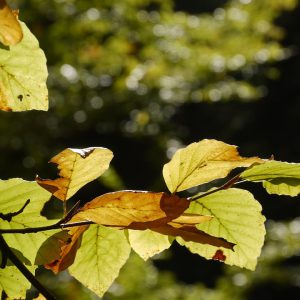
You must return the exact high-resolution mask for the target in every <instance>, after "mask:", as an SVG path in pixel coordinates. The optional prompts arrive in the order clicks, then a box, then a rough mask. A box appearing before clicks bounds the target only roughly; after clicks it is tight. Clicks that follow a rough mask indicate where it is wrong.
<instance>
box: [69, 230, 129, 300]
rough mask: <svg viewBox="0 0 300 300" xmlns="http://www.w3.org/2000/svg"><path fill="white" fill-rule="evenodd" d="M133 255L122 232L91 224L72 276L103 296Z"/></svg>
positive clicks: (71, 268)
mask: <svg viewBox="0 0 300 300" xmlns="http://www.w3.org/2000/svg"><path fill="white" fill-rule="evenodd" d="M129 254H130V245H129V244H128V241H127V238H126V236H125V233H124V231H123V230H115V229H111V228H107V227H104V226H101V225H91V226H90V228H89V229H88V230H87V231H86V232H85V233H84V235H83V238H82V243H81V247H80V248H79V250H78V251H77V255H76V258H75V262H74V264H73V265H72V266H71V267H70V268H69V271H70V274H71V275H72V276H74V277H75V278H76V279H77V280H79V281H80V282H81V283H82V284H83V285H85V286H86V287H87V288H89V289H91V290H92V291H93V292H94V293H96V294H97V295H98V296H100V297H101V296H102V295H103V294H104V293H105V292H106V290H107V289H108V288H109V287H110V285H111V284H112V283H113V281H114V280H115V278H116V277H117V276H118V274H119V271H120V269H121V267H122V266H123V265H124V264H125V262H126V261H127V259H128V257H129Z"/></svg>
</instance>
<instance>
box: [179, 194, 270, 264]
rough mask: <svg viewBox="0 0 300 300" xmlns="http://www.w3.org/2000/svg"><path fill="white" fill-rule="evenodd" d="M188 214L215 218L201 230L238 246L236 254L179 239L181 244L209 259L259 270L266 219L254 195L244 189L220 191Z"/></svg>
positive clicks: (197, 201)
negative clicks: (258, 262)
mask: <svg viewBox="0 0 300 300" xmlns="http://www.w3.org/2000/svg"><path fill="white" fill-rule="evenodd" d="M188 211H189V212H191V213H197V214H206V215H207V214H210V215H212V216H213V217H214V218H213V219H212V220H211V221H210V222H207V223H201V224H199V225H197V228H198V229H200V230H202V231H204V232H206V233H208V234H210V235H213V236H217V237H223V238H225V239H226V240H227V241H229V242H232V243H234V244H235V246H234V251H231V250H228V249H224V248H223V247H222V248H217V247H214V246H210V245H202V244H197V243H193V242H185V241H183V240H182V239H181V238H177V240H178V241H179V243H180V244H182V245H185V246H186V247H187V248H188V249H189V250H190V251H191V252H193V253H197V254H199V255H201V256H203V257H205V258H207V259H218V260H222V261H224V262H225V263H226V264H229V265H236V266H239V267H245V268H247V269H250V270H253V269H255V266H256V263H257V258H258V256H259V255H260V252H261V248H262V245H263V242H264V236H265V227H264V221H265V217H264V216H263V215H262V214H261V205H260V204H259V203H258V202H257V201H256V200H255V199H254V198H253V196H252V194H251V193H249V192H248V191H245V190H240V189H228V190H223V191H219V192H216V193H214V194H211V195H208V196H206V197H203V198H201V199H199V200H196V201H195V202H193V203H191V205H190V208H189V210H188ZM218 250H221V251H222V252H220V251H219V252H217V251H218Z"/></svg>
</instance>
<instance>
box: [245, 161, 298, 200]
mask: <svg viewBox="0 0 300 300" xmlns="http://www.w3.org/2000/svg"><path fill="white" fill-rule="evenodd" d="M241 178H243V179H246V180H249V181H261V182H263V186H264V188H265V189H266V190H267V192H268V193H269V194H278V195H289V196H297V195H298V194H300V164H296V163H287V162H281V161H269V162H266V163H264V164H261V165H257V166H253V167H252V168H249V169H247V170H245V171H244V172H243V173H242V174H241Z"/></svg>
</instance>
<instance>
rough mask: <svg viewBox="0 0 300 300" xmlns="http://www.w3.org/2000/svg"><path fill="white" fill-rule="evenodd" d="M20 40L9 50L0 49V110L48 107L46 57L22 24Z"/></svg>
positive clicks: (44, 108) (43, 108) (45, 108)
mask: <svg viewBox="0 0 300 300" xmlns="http://www.w3.org/2000/svg"><path fill="white" fill-rule="evenodd" d="M20 24H21V27H22V30H23V39H22V41H21V42H20V43H18V44H16V45H14V46H10V47H9V49H4V48H0V109H1V110H5V111H24V110H31V109H37V110H48V89H47V86H46V80H47V76H48V71H47V65H46V58H45V54H44V52H43V51H42V50H41V49H40V47H39V43H38V41H37V39H36V38H35V37H34V35H33V34H32V33H31V32H30V31H29V29H28V28H27V27H26V25H25V24H24V23H22V22H20Z"/></svg>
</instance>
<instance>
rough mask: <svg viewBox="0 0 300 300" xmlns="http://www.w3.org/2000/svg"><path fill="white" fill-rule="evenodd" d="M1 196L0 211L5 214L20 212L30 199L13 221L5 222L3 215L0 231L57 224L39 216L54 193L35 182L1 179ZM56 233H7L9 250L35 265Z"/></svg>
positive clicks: (6, 238) (0, 219)
mask: <svg viewBox="0 0 300 300" xmlns="http://www.w3.org/2000/svg"><path fill="white" fill-rule="evenodd" d="M0 194H1V197H0V212H1V213H2V214H3V215H5V214H9V213H12V212H17V211H19V210H20V208H22V207H23V206H24V203H25V202H26V200H28V199H29V200H30V202H29V204H28V205H27V206H26V207H25V208H24V211H23V212H22V213H20V214H18V215H16V216H14V217H12V219H11V220H10V221H8V220H5V219H3V218H4V216H2V218H0V228H1V229H16V228H21V229H22V228H27V227H39V226H45V225H50V224H53V223H55V222H56V221H55V220H51V221H49V220H47V219H46V218H45V217H43V216H41V215H40V212H41V210H42V208H43V207H44V205H45V203H46V202H47V201H48V200H49V199H50V197H51V194H50V193H49V192H47V191H46V190H44V189H43V188H41V187H40V186H39V185H38V184H37V183H36V182H35V181H25V180H23V179H20V178H14V179H9V180H0ZM54 232H56V231H54V230H53V231H44V232H38V233H28V234H5V235H4V236H5V240H6V241H7V243H8V244H9V246H10V247H12V248H15V249H17V250H19V251H20V252H22V254H23V255H24V256H25V257H26V258H27V259H28V260H29V261H30V262H31V264H34V262H35V257H36V253H37V251H38V249H39V248H40V246H41V245H42V243H43V242H44V241H45V240H46V239H47V238H48V237H49V236H51V235H52V234H53V233H54ZM29 245H30V246H29Z"/></svg>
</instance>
